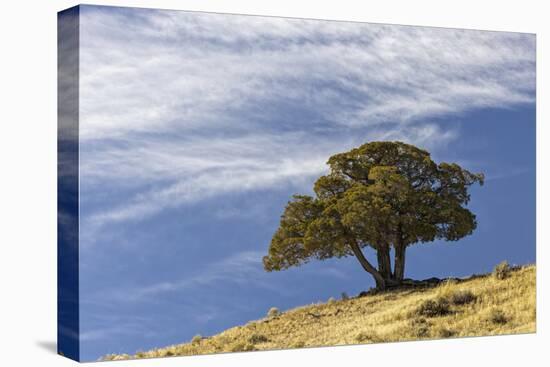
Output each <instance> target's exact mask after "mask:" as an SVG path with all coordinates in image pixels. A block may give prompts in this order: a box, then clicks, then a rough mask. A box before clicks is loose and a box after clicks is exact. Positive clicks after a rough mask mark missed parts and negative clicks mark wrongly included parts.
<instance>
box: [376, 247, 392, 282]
mask: <svg viewBox="0 0 550 367" xmlns="http://www.w3.org/2000/svg"><path fill="white" fill-rule="evenodd" d="M376 256H377V258H378V272H379V273H380V274H381V275H382V276H383V277H384V279H391V275H392V272H391V260H390V247H389V246H388V245H385V244H384V245H380V246H378V248H377V251H376Z"/></svg>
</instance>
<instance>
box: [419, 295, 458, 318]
mask: <svg viewBox="0 0 550 367" xmlns="http://www.w3.org/2000/svg"><path fill="white" fill-rule="evenodd" d="M450 313H451V309H450V306H449V302H448V301H447V300H446V299H445V298H441V297H438V298H436V299H429V300H426V301H424V302H422V303H421V304H420V306H419V307H418V308H417V309H416V314H417V315H420V316H425V317H437V316H445V315H448V314H450Z"/></svg>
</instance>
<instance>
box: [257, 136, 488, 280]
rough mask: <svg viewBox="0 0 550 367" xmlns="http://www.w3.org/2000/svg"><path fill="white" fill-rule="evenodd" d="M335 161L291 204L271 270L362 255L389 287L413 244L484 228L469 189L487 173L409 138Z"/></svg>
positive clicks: (269, 259) (270, 258) (267, 261)
mask: <svg viewBox="0 0 550 367" xmlns="http://www.w3.org/2000/svg"><path fill="white" fill-rule="evenodd" d="M327 163H328V165H329V167H330V171H329V173H328V174H327V175H325V176H321V177H320V178H319V179H317V181H316V182H315V185H314V192H315V195H314V196H307V195H294V196H293V199H292V200H291V201H289V202H288V204H287V206H286V208H285V210H284V213H283V215H282V216H281V221H280V225H279V227H278V228H277V230H276V232H275V234H274V235H273V238H272V240H271V244H270V246H269V252H268V255H267V256H265V257H264V258H263V264H264V268H265V270H266V271H278V270H284V269H287V268H289V267H291V266H299V265H302V264H305V263H307V262H309V261H310V260H311V259H318V260H325V259H329V258H334V257H336V258H341V257H345V256H355V257H356V258H357V259H358V261H359V263H360V264H361V266H362V267H363V269H364V270H365V271H367V272H368V273H370V274H371V275H372V276H373V277H374V280H375V282H376V287H377V288H378V289H386V288H387V287H390V286H396V285H399V284H401V282H402V280H403V278H404V275H405V255H406V250H407V247H409V246H411V245H413V244H417V243H423V242H432V241H434V240H436V239H443V240H447V241H457V240H459V239H461V238H463V237H464V236H467V235H469V234H471V233H472V232H473V231H474V230H475V228H476V226H477V222H476V217H475V215H474V214H473V213H472V212H470V210H468V209H467V208H466V205H467V204H468V202H469V201H470V194H469V193H468V188H469V187H470V186H471V185H473V184H475V183H479V184H480V185H483V179H484V177H483V174H473V173H471V172H469V171H467V170H466V169H463V168H462V167H460V166H459V165H458V164H455V163H440V164H436V163H435V162H434V161H433V160H432V159H431V157H430V153H428V152H427V151H425V150H422V149H419V148H417V147H415V146H413V145H409V144H405V143H402V142H372V143H367V144H364V145H362V146H360V147H358V148H355V149H352V150H351V151H349V152H345V153H340V154H336V155H334V156H332V157H330V159H329V160H328V162H327ZM366 247H370V248H372V249H374V250H375V252H376V255H377V267H375V266H374V265H372V264H371V262H370V261H369V260H368V259H367V257H366V256H365V255H364V253H363V250H364V249H365V248H366ZM392 250H393V254H394V256H393V260H394V263H393V269H392V264H391V260H392V259H391V253H392Z"/></svg>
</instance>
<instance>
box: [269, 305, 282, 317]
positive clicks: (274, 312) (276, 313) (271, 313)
mask: <svg viewBox="0 0 550 367" xmlns="http://www.w3.org/2000/svg"><path fill="white" fill-rule="evenodd" d="M280 314H281V311H279V309H278V308H277V307H271V308H270V309H269V311H267V316H268V317H276V316H279V315H280Z"/></svg>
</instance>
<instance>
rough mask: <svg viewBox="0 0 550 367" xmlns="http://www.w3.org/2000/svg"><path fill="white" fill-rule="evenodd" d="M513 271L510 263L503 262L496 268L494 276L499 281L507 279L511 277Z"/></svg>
mask: <svg viewBox="0 0 550 367" xmlns="http://www.w3.org/2000/svg"><path fill="white" fill-rule="evenodd" d="M511 270H512V269H511V268H510V264H508V261H503V262H501V263H500V264H498V265H497V266H495V270H493V275H494V277H495V278H496V279H499V280H502V279H506V278H508V276H509V275H510V271H511Z"/></svg>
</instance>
